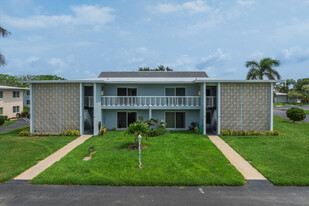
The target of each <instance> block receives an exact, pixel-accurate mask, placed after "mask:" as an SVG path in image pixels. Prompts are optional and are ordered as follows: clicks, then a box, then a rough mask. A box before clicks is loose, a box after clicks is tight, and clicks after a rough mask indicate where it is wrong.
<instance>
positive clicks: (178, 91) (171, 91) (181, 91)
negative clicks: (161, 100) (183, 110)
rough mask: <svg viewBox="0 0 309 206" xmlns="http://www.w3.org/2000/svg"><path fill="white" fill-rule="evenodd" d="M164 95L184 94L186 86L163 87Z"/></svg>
mask: <svg viewBox="0 0 309 206" xmlns="http://www.w3.org/2000/svg"><path fill="white" fill-rule="evenodd" d="M165 96H186V88H165Z"/></svg>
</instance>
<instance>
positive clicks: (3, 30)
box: [0, 26, 11, 66]
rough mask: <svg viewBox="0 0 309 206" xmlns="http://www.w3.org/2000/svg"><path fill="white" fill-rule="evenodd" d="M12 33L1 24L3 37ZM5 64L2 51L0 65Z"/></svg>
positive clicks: (0, 28) (0, 33)
mask: <svg viewBox="0 0 309 206" xmlns="http://www.w3.org/2000/svg"><path fill="white" fill-rule="evenodd" d="M10 34H11V33H10V32H9V31H7V30H6V29H4V28H3V27H2V26H0V35H1V36H2V37H6V36H8V35H10ZM4 65H6V61H5V57H4V56H3V54H1V53H0V66H4Z"/></svg>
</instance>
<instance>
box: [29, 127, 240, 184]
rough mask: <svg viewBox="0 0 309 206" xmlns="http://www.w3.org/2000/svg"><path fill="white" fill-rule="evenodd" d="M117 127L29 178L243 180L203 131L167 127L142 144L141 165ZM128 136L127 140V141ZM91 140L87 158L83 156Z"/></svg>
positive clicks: (76, 181)
mask: <svg viewBox="0 0 309 206" xmlns="http://www.w3.org/2000/svg"><path fill="white" fill-rule="evenodd" d="M122 134H123V133H122V132H119V131H109V132H107V134H106V135H104V136H93V137H92V138H90V139H89V140H87V141H86V142H85V143H83V144H82V145H80V146H78V147H77V148H75V149H74V150H73V151H71V152H70V153H69V154H68V155H66V156H65V157H64V158H63V159H61V161H59V162H56V163H55V164H54V165H53V166H51V167H50V168H48V169H47V170H45V171H44V172H43V173H41V174H40V175H38V176H37V177H36V178H34V179H33V180H32V181H31V183H37V184H79V185H144V186H146V185H148V186H150V185H152V186H155V185H243V184H245V181H244V179H243V177H242V175H241V174H240V173H239V172H238V171H237V170H236V169H235V168H234V166H232V165H230V164H229V162H228V160H227V159H226V158H225V157H224V156H223V155H222V153H221V152H220V151H219V150H218V149H217V148H216V147H215V146H214V145H213V144H212V143H211V142H210V140H209V138H208V137H207V136H203V135H196V134H194V133H192V132H189V131H186V132H168V133H166V134H165V135H163V136H159V137H152V138H149V139H148V140H147V141H146V140H143V144H144V145H147V146H148V148H146V149H143V150H142V163H143V168H142V169H138V151H129V150H127V146H128V145H129V144H132V143H133V139H132V140H131V139H130V138H129V139H128V138H127V139H126V142H124V141H123V138H122ZM129 140H130V141H129ZM90 145H94V148H95V150H96V153H95V154H94V155H93V157H92V159H90V160H88V161H83V160H82V159H83V158H84V157H85V156H86V155H87V148H88V147H89V146H90Z"/></svg>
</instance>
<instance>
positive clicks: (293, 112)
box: [286, 107, 306, 122]
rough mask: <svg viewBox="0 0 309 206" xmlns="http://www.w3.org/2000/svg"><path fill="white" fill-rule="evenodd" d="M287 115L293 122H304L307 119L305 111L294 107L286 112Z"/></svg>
mask: <svg viewBox="0 0 309 206" xmlns="http://www.w3.org/2000/svg"><path fill="white" fill-rule="evenodd" d="M286 115H287V116H288V118H289V119H290V120H292V121H293V122H296V121H302V120H304V119H305V118H306V113H305V111H304V110H303V109H300V108H297V107H292V108H290V109H288V110H287V111H286Z"/></svg>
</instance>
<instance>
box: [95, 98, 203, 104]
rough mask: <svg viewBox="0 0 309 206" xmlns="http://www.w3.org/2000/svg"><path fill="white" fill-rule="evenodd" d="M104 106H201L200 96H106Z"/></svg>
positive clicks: (102, 101) (102, 102) (103, 100)
mask: <svg viewBox="0 0 309 206" xmlns="http://www.w3.org/2000/svg"><path fill="white" fill-rule="evenodd" d="M101 104H102V106H122V107H125V106H136V107H138V106H159V107H160V106H162V107H163V106H169V107H173V106H176V107H177V106H187V107H198V106H200V97H199V96H104V97H101Z"/></svg>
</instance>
